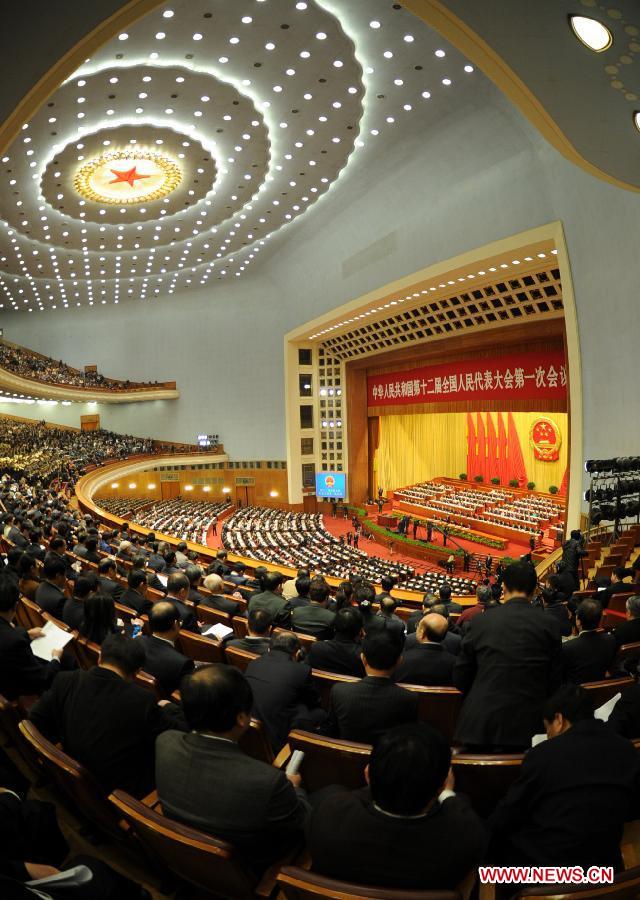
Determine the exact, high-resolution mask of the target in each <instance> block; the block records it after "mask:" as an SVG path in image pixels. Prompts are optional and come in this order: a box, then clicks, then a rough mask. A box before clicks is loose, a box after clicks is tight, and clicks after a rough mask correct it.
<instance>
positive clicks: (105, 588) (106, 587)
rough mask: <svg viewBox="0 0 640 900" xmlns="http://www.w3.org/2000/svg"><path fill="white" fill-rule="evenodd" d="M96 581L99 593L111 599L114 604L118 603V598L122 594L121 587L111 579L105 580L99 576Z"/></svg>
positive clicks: (122, 589)
mask: <svg viewBox="0 0 640 900" xmlns="http://www.w3.org/2000/svg"><path fill="white" fill-rule="evenodd" d="M98 581H99V582H100V591H101V593H103V594H108V595H109V596H110V597H113V600H114V602H115V603H120V598H121V597H122V595H123V593H124V588H123V586H122V585H121V584H119V583H118V582H117V581H114V580H113V578H105V577H104V575H100V576H99V577H98Z"/></svg>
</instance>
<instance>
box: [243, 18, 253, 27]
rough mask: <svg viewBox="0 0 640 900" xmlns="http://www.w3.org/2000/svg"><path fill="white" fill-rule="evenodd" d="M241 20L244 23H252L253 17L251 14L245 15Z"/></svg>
mask: <svg viewBox="0 0 640 900" xmlns="http://www.w3.org/2000/svg"><path fill="white" fill-rule="evenodd" d="M241 21H242V24H243V25H251V23H252V22H253V19H252V18H251V16H243V17H242V20H241Z"/></svg>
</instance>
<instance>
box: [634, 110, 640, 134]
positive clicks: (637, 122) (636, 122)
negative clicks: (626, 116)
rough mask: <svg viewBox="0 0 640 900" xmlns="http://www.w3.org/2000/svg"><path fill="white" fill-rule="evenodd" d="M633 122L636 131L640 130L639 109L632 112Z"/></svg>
mask: <svg viewBox="0 0 640 900" xmlns="http://www.w3.org/2000/svg"><path fill="white" fill-rule="evenodd" d="M633 124H634V125H635V126H636V128H637V129H638V131H640V111H639V112H634V114H633Z"/></svg>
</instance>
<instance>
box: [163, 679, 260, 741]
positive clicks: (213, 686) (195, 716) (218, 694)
mask: <svg viewBox="0 0 640 900" xmlns="http://www.w3.org/2000/svg"><path fill="white" fill-rule="evenodd" d="M180 694H181V698H182V709H183V711H184V715H185V718H186V720H187V724H188V725H189V728H190V729H191V730H192V731H196V732H200V733H202V734H212V735H215V736H216V737H222V738H227V739H228V740H232V741H238V740H239V739H240V738H241V737H242V735H243V734H244V732H245V731H246V730H247V729H248V728H249V725H250V724H251V707H252V706H253V693H252V691H251V686H250V684H249V682H248V681H247V679H246V678H245V677H244V675H243V674H242V672H240V670H239V669H236V668H235V667H234V666H225V665H220V664H218V663H214V664H212V665H208V666H202V667H201V668H199V669H197V670H196V671H195V672H193V673H192V674H190V675H187V677H186V678H185V679H184V680H183V682H182V685H181V688H180Z"/></svg>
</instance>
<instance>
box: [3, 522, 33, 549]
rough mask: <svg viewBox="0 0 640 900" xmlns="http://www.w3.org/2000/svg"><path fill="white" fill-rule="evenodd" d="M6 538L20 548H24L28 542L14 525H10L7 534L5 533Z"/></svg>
mask: <svg viewBox="0 0 640 900" xmlns="http://www.w3.org/2000/svg"><path fill="white" fill-rule="evenodd" d="M7 540H9V541H11V543H12V544H15V545H16V547H19V548H20V549H21V550H24V548H25V547H27V546H28V544H29V541H28V540H27V539H26V537H24V535H23V534H22V532H21V531H20V529H19V528H16V526H15V525H13V526H12V527H11V530H10V531H9V534H8V535H7Z"/></svg>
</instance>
